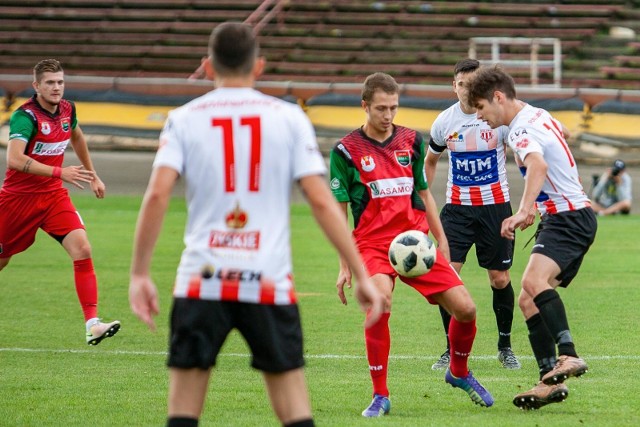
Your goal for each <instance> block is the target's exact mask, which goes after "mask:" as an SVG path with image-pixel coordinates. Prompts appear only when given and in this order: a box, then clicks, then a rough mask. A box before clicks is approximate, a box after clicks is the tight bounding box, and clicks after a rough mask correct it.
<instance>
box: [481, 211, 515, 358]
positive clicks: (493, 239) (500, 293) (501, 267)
mask: <svg viewBox="0 0 640 427" xmlns="http://www.w3.org/2000/svg"><path fill="white" fill-rule="evenodd" d="M474 212H475V213H476V222H475V223H474V225H475V244H476V256H477V258H478V264H479V265H480V267H482V268H485V269H486V270H487V274H488V276H489V284H490V285H491V293H492V299H493V312H494V314H495V318H496V324H497V327H498V360H499V361H500V363H502V366H503V367H505V368H507V369H519V368H520V362H519V361H518V359H517V358H516V356H515V354H514V353H513V350H512V349H511V328H512V325H513V311H514V308H515V293H514V290H513V286H512V285H511V277H510V275H509V269H510V268H511V265H512V263H513V245H514V242H513V241H512V240H509V239H505V238H503V237H502V236H501V235H500V231H501V227H502V222H503V221H504V219H506V218H508V217H510V216H511V214H512V209H511V204H510V203H499V204H495V205H487V206H478V207H477V208H476V209H475V211H474Z"/></svg>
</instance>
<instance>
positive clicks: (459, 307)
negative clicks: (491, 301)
mask: <svg viewBox="0 0 640 427" xmlns="http://www.w3.org/2000/svg"><path fill="white" fill-rule="evenodd" d="M452 312H453V313H452V315H453V317H455V318H456V320H457V321H459V322H463V323H465V322H471V321H472V320H473V319H475V318H476V305H475V304H474V303H473V300H471V298H469V299H468V300H466V301H461V302H459V303H458V304H456V305H455V306H454V307H452Z"/></svg>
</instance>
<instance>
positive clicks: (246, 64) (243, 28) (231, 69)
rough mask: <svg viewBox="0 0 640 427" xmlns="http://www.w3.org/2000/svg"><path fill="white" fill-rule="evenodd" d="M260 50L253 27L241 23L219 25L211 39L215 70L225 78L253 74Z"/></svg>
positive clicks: (210, 47)
mask: <svg viewBox="0 0 640 427" xmlns="http://www.w3.org/2000/svg"><path fill="white" fill-rule="evenodd" d="M259 50H260V48H259V47H258V42H257V41H256V37H255V35H254V34H253V29H252V28H251V26H250V25H247V24H242V23H240V22H225V23H222V24H220V25H218V26H217V27H216V28H214V30H213V31H212V32H211V37H210V38H209V55H210V56H211V61H212V63H213V69H214V70H215V71H216V73H218V74H220V75H223V76H229V75H246V74H249V73H251V71H252V70H253V65H254V64H255V61H256V58H257V57H258V52H259Z"/></svg>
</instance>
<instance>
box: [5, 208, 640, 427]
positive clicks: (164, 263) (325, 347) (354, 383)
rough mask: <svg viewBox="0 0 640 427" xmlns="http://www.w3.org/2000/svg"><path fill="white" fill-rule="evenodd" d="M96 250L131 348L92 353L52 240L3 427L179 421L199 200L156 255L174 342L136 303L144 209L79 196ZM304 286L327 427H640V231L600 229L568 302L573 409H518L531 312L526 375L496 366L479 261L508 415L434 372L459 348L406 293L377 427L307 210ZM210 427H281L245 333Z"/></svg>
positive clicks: (299, 255) (10, 369) (221, 383)
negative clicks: (169, 412) (184, 266)
mask: <svg viewBox="0 0 640 427" xmlns="http://www.w3.org/2000/svg"><path fill="white" fill-rule="evenodd" d="M74 202H75V203H76V206H77V207H78V208H79V210H80V212H81V214H82V216H83V219H84V221H85V223H86V224H87V230H88V233H89V238H90V240H91V242H92V245H93V252H94V264H95V267H96V271H97V274H98V281H99V292H100V299H99V311H100V316H101V317H103V318H105V319H106V320H112V319H119V320H121V321H122V325H123V326H122V329H121V330H120V332H119V333H118V335H117V336H116V337H115V338H112V339H108V340H106V341H103V342H102V343H101V344H100V345H99V346H97V347H89V346H87V345H86V344H85V341H84V324H83V320H82V313H81V310H80V307H79V304H78V302H77V298H76V295H75V290H74V286H73V276H72V265H71V261H70V260H69V259H68V258H67V255H66V254H65V253H64V251H63V250H62V249H61V248H60V247H59V245H58V244H57V243H56V242H55V241H53V240H52V239H50V238H49V237H48V236H46V235H44V234H43V233H40V234H39V237H38V239H37V241H36V243H35V244H34V245H33V246H32V247H31V248H30V249H29V250H28V251H27V252H25V253H23V254H19V255H17V256H15V257H14V259H13V260H12V262H11V264H10V265H9V266H8V267H7V268H6V269H5V270H4V271H3V272H2V273H0V426H68V427H71V426H96V427H97V426H159V425H164V422H165V418H166V395H167V372H166V368H165V366H164V363H165V357H166V354H165V352H166V348H167V343H166V341H167V333H168V328H167V325H168V321H167V315H168V311H169V305H170V300H171V298H170V294H171V287H172V282H173V276H174V272H175V267H176V265H177V262H178V259H179V256H180V252H181V250H182V247H183V245H182V230H183V227H184V222H185V213H184V201H183V200H181V199H175V200H174V201H173V202H172V204H171V209H170V212H169V213H168V215H167V218H166V220H165V224H164V229H163V233H162V236H161V239H160V241H159V243H158V246H157V249H156V253H155V256H154V261H153V262H154V266H153V277H154V279H155V281H156V283H157V285H158V287H159V290H160V296H161V314H160V316H159V319H158V322H157V323H158V326H159V330H158V331H157V332H156V333H155V334H154V333H151V332H149V331H148V330H147V329H146V327H145V326H144V325H143V324H142V323H140V322H139V321H137V320H136V319H135V318H134V316H133V315H132V314H131V312H130V311H129V307H128V301H127V289H128V271H129V262H130V257H131V242H132V236H133V228H134V224H135V221H136V217H137V212H138V208H139V205H140V198H139V197H126V196H121V197H109V198H107V199H105V200H95V199H94V198H91V197H75V198H74ZM292 227H293V248H294V266H295V270H294V273H295V278H296V286H297V289H298V292H299V294H300V307H301V311H302V316H303V328H304V333H305V353H306V360H307V367H306V376H307V381H308V385H309V389H310V393H311V399H312V405H313V411H314V417H315V420H316V424H317V425H320V426H364V425H367V426H369V425H371V424H372V423H375V424H384V425H388V426H418V425H421V426H427V425H433V426H467V425H468V426H497V425H500V426H510V425H518V426H538V425H545V426H556V425H557V426H583V425H584V426H632V425H640V413H639V412H640V410H639V409H638V396H640V378H639V372H640V338H638V335H637V333H636V328H637V326H638V321H639V319H640V317H639V316H638V309H637V305H638V301H640V289H639V287H638V279H637V278H638V277H639V273H640V263H639V262H638V253H639V252H640V243H639V242H638V241H639V239H638V238H637V236H638V234H639V232H638V231H637V230H638V229H640V218H639V217H636V216H633V215H632V216H628V217H607V218H599V227H600V229H599V231H598V236H597V239H596V243H595V244H594V246H593V247H592V249H591V251H590V252H589V254H588V255H587V257H586V259H585V262H584V264H583V267H582V269H581V271H580V274H579V275H578V277H577V278H576V279H575V281H574V282H573V283H572V284H571V286H570V287H569V288H568V289H561V290H560V294H561V296H562V298H563V301H564V303H565V306H566V309H567V312H568V315H569V321H570V325H571V329H572V334H573V336H574V338H575V342H576V347H577V350H578V352H579V353H580V355H581V356H582V357H584V358H585V359H586V361H587V362H588V363H589V367H590V370H589V372H588V373H587V374H586V375H584V376H583V377H582V378H580V379H570V380H569V381H568V382H567V385H568V387H569V390H570V395H569V398H568V399H567V401H566V402H563V403H561V404H553V405H549V406H546V407H544V408H542V409H541V410H538V411H531V412H525V411H521V410H519V409H517V408H516V407H515V406H513V404H512V403H511V400H512V398H513V396H514V395H515V394H516V393H518V392H520V391H522V390H524V389H528V388H529V387H531V386H532V385H533V384H534V383H535V382H536V379H537V366H536V363H535V361H534V360H533V357H532V356H531V350H530V348H529V343H528V339H527V332H526V327H525V325H524V321H523V319H522V316H521V314H520V313H519V311H518V310H517V309H516V314H515V319H514V328H513V337H512V341H513V347H514V350H515V352H516V354H517V355H518V356H519V357H520V358H521V362H522V364H523V368H522V369H521V370H518V371H508V370H505V369H503V368H501V367H500V365H499V363H498V362H497V360H496V357H495V356H496V341H497V331H496V326H495V319H494V315H493V311H492V309H491V291H490V290H489V285H488V281H487V278H486V273H485V272H484V270H482V269H480V268H478V267H477V265H476V261H475V258H474V257H473V256H470V259H469V261H468V263H467V265H466V266H465V268H464V269H463V272H462V277H463V279H464V280H465V283H466V285H467V287H468V289H469V291H470V292H471V294H472V296H473V298H474V300H475V302H476V304H477V306H478V335H477V338H476V341H475V344H474V349H473V356H472V358H471V360H470V367H471V369H472V370H473V371H474V373H475V375H476V376H477V378H478V379H479V380H480V381H481V382H482V383H483V384H484V385H485V386H486V387H487V388H488V389H489V390H490V391H491V392H492V394H493V396H494V398H495V400H496V403H495V405H494V406H493V407H491V408H488V409H487V408H480V407H478V406H475V405H473V404H472V403H471V401H470V399H469V398H468V397H467V395H466V394H465V393H464V392H462V391H461V390H458V389H453V388H451V387H450V386H448V385H447V384H445V383H444V380H443V377H444V373H443V372H440V371H437V372H436V371H432V370H431V369H430V367H431V364H432V363H433V362H434V361H435V360H436V358H437V357H438V356H439V355H440V353H441V352H442V351H443V350H444V344H445V339H444V336H443V332H442V326H441V321H440V317H439V314H438V310H437V309H436V307H433V306H430V305H429V304H428V303H427V302H426V301H425V300H423V299H422V298H421V297H420V296H419V294H417V293H416V292H415V291H413V290H412V289H410V288H408V287H407V286H404V285H402V284H398V286H397V287H396V290H395V292H394V310H393V314H392V316H391V321H390V322H391V334H392V347H391V361H390V366H389V387H390V390H391V401H392V409H391V414H390V415H389V416H386V417H384V419H381V420H371V419H364V418H363V417H361V416H360V412H361V411H362V409H364V407H365V406H367V405H368V403H369V401H370V398H371V397H370V396H371V385H370V380H369V374H368V370H367V362H366V359H365V357H364V338H363V332H362V322H363V314H362V313H361V312H360V311H359V309H358V307H357V304H356V303H355V301H353V299H352V298H351V299H350V304H349V305H348V306H346V307H345V306H342V305H341V304H340V302H339V300H338V298H337V296H336V292H335V279H336V275H337V268H338V261H337V257H336V255H335V253H334V251H333V250H332V249H331V248H330V246H329V244H328V243H327V242H326V240H325V239H324V238H323V237H322V234H321V232H320V231H319V229H318V227H317V226H316V225H315V223H314V222H313V219H312V218H311V215H310V213H309V210H308V208H307V207H306V206H304V205H295V206H293V207H292ZM532 233H533V229H530V230H526V231H525V232H523V233H520V234H519V235H518V237H517V241H516V253H515V264H514V267H513V269H512V279H513V283H514V288H515V289H516V292H519V289H520V285H519V280H520V277H521V273H522V271H523V268H524V265H525V263H526V260H527V257H528V254H529V249H530V247H527V248H526V249H523V248H522V247H523V245H524V243H525V242H526V241H527V240H528V238H529V237H530V236H531V234H532ZM201 425H203V426H277V425H279V423H278V421H277V419H276V418H275V416H274V415H273V414H272V412H271V409H270V407H269V403H268V401H267V398H266V395H265V393H264V386H263V383H262V379H261V376H260V374H259V373H258V372H256V371H253V370H252V369H251V368H250V367H249V357H248V350H247V347H246V345H245V344H244V341H243V340H242V338H241V337H240V336H239V335H238V334H235V333H234V334H232V336H231V337H230V339H229V341H228V342H227V344H226V346H225V348H224V350H223V353H222V354H221V355H220V357H219V359H218V365H217V367H216V369H215V371H214V375H213V377H212V382H211V384H210V387H209V394H208V397H207V402H206V406H205V412H204V415H203V417H202V419H201Z"/></svg>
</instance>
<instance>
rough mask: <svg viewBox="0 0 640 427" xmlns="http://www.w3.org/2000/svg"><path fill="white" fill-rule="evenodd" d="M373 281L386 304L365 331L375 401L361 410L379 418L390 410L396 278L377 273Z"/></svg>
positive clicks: (369, 415) (365, 413) (368, 415)
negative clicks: (394, 285) (377, 317)
mask: <svg viewBox="0 0 640 427" xmlns="http://www.w3.org/2000/svg"><path fill="white" fill-rule="evenodd" d="M387 264H388V261H387ZM371 280H372V282H373V284H374V285H375V286H376V288H377V289H378V290H379V291H380V293H381V294H382V295H383V298H384V300H385V304H384V312H383V313H382V315H381V316H380V319H379V320H378V321H377V322H376V323H375V324H374V325H373V326H371V327H370V328H367V329H365V330H364V338H365V347H366V351H367V361H368V362H369V375H370V376H371V382H372V384H373V400H372V401H371V403H370V404H369V406H368V407H367V408H365V410H364V411H363V412H362V415H363V416H365V417H378V416H380V415H386V414H388V413H389V410H390V409H391V403H390V400H389V388H388V386H387V372H388V368H389V351H390V349H391V333H390V331H389V318H390V316H391V303H392V292H393V279H392V277H391V276H389V275H387V274H381V273H378V274H374V275H373V276H371Z"/></svg>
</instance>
